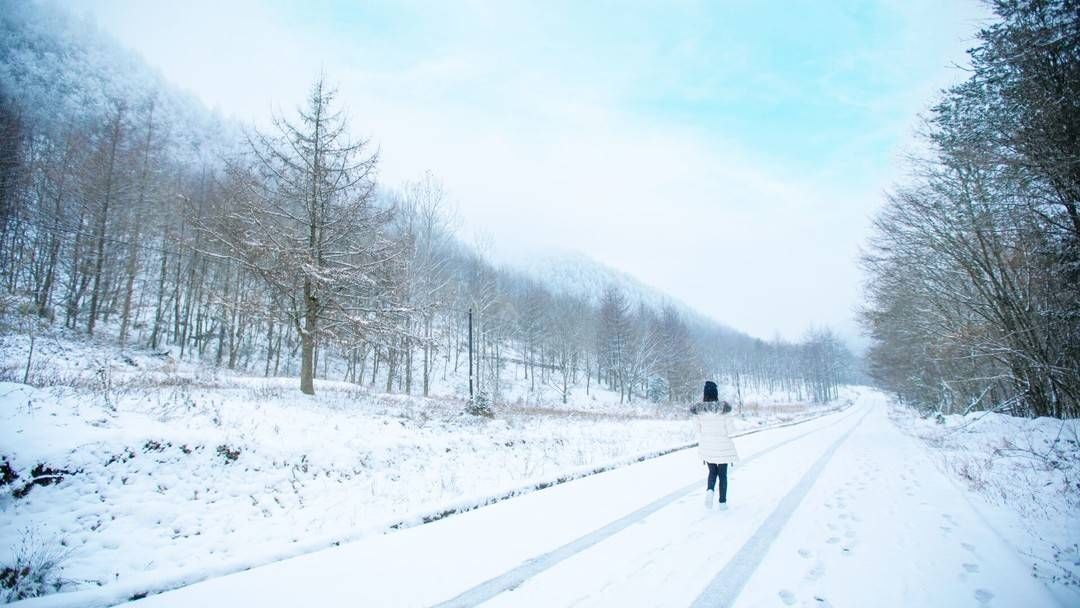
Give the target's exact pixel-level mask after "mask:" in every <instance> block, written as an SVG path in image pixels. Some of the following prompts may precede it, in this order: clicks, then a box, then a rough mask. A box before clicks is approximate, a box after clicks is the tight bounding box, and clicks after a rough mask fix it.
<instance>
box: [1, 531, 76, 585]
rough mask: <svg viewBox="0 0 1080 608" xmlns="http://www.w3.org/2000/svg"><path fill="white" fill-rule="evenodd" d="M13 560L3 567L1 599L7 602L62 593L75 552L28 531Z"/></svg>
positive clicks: (16, 548)
mask: <svg viewBox="0 0 1080 608" xmlns="http://www.w3.org/2000/svg"><path fill="white" fill-rule="evenodd" d="M12 553H13V554H14V555H13V556H12V561H10V562H8V563H5V564H2V565H0V598H2V600H3V602H4V603H7V602H14V601H16V600H22V599H26V598H31V597H38V596H40V595H45V594H46V593H51V592H54V591H59V590H60V589H61V588H62V587H63V586H64V584H65V583H66V582H67V581H65V580H64V579H63V578H61V577H60V573H61V572H62V571H63V569H64V562H65V561H67V558H68V556H69V555H70V553H71V550H70V549H68V548H67V547H65V546H63V544H61V543H60V542H58V541H56V540H55V539H43V538H40V537H39V536H37V535H36V534H34V533H33V532H31V531H29V530H27V531H26V532H24V533H23V537H22V540H21V541H20V542H19V545H18V546H17V547H13V551H12Z"/></svg>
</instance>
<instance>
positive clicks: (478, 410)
mask: <svg viewBox="0 0 1080 608" xmlns="http://www.w3.org/2000/svg"><path fill="white" fill-rule="evenodd" d="M465 413H466V414H469V415H471V416H484V417H485V418H494V417H495V410H493V409H492V408H491V397H490V396H488V394H487V393H485V392H483V391H481V392H479V393H477V394H476V397H474V398H473V399H472V400H471V401H469V404H468V405H467V406H465Z"/></svg>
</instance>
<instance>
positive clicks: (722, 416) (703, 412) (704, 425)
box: [690, 381, 739, 511]
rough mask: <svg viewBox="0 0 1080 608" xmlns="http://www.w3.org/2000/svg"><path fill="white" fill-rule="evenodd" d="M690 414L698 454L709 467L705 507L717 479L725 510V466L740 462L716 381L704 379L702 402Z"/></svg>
mask: <svg viewBox="0 0 1080 608" xmlns="http://www.w3.org/2000/svg"><path fill="white" fill-rule="evenodd" d="M690 413H691V414H692V415H693V416H694V420H695V422H697V429H698V454H700V455H701V459H702V460H703V461H704V462H705V465H706V466H708V467H709V477H708V481H707V482H706V483H707V488H708V489H707V490H706V491H705V506H706V507H708V508H710V509H711V508H712V505H713V497H714V496H715V489H714V488H716V482H717V481H719V482H720V488H719V490H720V492H719V494H720V510H722V511H724V510H727V486H728V483H727V481H728V479H727V475H728V465H734V464H735V463H736V462H738V461H739V453H738V452H737V451H735V442H733V441H732V440H731V434H732V432H733V431H734V429H733V428H732V425H731V416H730V415H729V414H730V413H731V405H729V404H728V402H727V401H724V402H720V400H719V393H718V391H717V387H716V383H715V382H712V381H707V382H705V394H704V396H703V397H702V400H701V403H698V404H696V405H694V406H693V407H691V408H690Z"/></svg>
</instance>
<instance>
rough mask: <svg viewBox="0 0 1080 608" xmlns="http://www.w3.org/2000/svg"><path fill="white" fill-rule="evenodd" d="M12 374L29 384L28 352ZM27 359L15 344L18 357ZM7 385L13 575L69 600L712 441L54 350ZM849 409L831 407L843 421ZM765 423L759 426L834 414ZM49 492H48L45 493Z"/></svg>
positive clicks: (686, 430) (1, 496)
mask: <svg viewBox="0 0 1080 608" xmlns="http://www.w3.org/2000/svg"><path fill="white" fill-rule="evenodd" d="M19 340H20V338H19V337H17V336H9V337H8V338H7V344H6V348H4V349H3V350H0V362H2V363H3V367H6V369H7V371H6V373H5V375H6V377H8V378H16V379H21V375H22V374H21V373H20V372H19V360H20V358H21V357H25V350H21V348H22V349H24V348H25V346H26V345H25V344H24V343H20V342H19ZM12 342H14V345H12ZM35 350H36V351H37V356H36V358H35V360H36V361H37V363H35V364H34V366H33V368H32V378H31V381H32V382H35V383H36V384H39V385H44V386H43V387H42V388H34V387H30V386H27V385H23V384H18V383H10V382H9V383H0V459H2V463H0V464H3V466H4V467H5V470H7V471H10V474H11V475H15V476H17V477H14V478H10V475H9V478H5V479H3V480H2V481H3V483H2V484H0V512H2V513H3V515H4V516H3V518H2V520H0V564H11V563H13V561H15V554H16V553H18V552H19V551H20V546H21V544H22V543H23V541H24V539H32V540H31V545H32V547H37V548H39V549H40V548H49V547H52V548H54V549H56V550H57V551H61V552H63V553H64V554H65V555H66V559H65V561H64V567H63V571H62V577H63V579H65V581H66V582H65V584H64V585H63V590H65V591H69V590H74V589H80V588H87V587H97V586H104V587H105V588H106V589H108V588H114V587H115V588H117V589H124V588H157V587H159V586H160V585H161V584H163V583H162V582H163V581H171V582H172V584H175V582H178V581H191V580H199V579H202V578H205V577H207V576H210V575H213V574H222V573H226V572H232V571H236V570H239V569H243V568H246V567H250V566H252V565H258V564H262V563H266V562H269V561H273V560H275V559H281V558H283V557H288V556H292V555H298V554H301V553H305V552H309V551H313V550H317V549H322V548H325V547H328V546H331V545H333V544H335V543H339V542H343V541H348V540H352V539H357V538H362V537H364V536H368V535H376V534H380V533H382V532H384V531H386V530H387V529H388V528H390V527H391V526H395V525H399V526H408V525H413V524H416V523H420V522H422V521H424V520H425V519H431V518H433V517H437V516H439V515H441V514H443V513H445V512H447V511H454V510H462V509H468V508H472V507H475V506H478V505H481V504H484V503H485V502H488V501H490V500H491V499H493V498H499V497H504V496H507V495H514V494H519V493H523V492H527V491H531V490H533V489H535V488H536V487H537V486H541V485H545V484H548V483H550V482H552V481H554V480H557V479H560V478H566V477H576V476H581V475H586V474H589V473H592V472H594V471H596V470H597V469H603V468H607V467H611V466H614V465H618V464H625V463H626V462H631V461H633V460H635V459H637V458H639V457H641V456H643V455H651V454H656V453H658V452H663V451H666V450H670V449H672V448H675V447H679V446H684V445H686V444H688V443H690V442H692V441H693V433H692V428H691V426H690V425H689V424H688V422H687V421H686V420H685V418H684V417H683V410H682V408H670V407H658V406H655V405H644V404H639V405H636V406H633V407H626V406H625V405H622V406H621V405H619V404H617V403H613V402H611V401H603V400H592V399H590V400H589V401H588V402H587V403H584V404H576V403H571V404H569V405H565V406H564V405H562V404H543V403H539V404H537V403H534V404H527V405H526V404H522V405H511V406H505V407H502V408H500V409H499V410H498V412H497V415H496V417H495V418H494V419H486V418H477V417H472V416H467V415H464V414H462V413H461V410H462V406H463V403H462V402H461V401H458V400H453V399H421V398H416V397H403V396H395V395H380V394H372V393H370V392H368V390H367V389H364V388H359V387H356V386H354V385H351V384H346V383H341V382H328V381H324V382H319V383H318V384H317V388H318V393H319V394H318V396H316V397H305V396H302V395H299V393H298V392H297V391H296V390H295V388H294V385H295V380H294V379H263V378H250V377H242V376H234V375H227V374H221V373H215V372H213V371H212V370H210V369H208V368H201V367H198V366H194V365H177V364H176V363H174V362H172V361H169V360H167V359H166V358H163V357H157V356H154V355H152V354H149V353H145V352H142V353H140V352H124V353H122V352H119V351H115V350H110V349H108V348H105V347H103V346H102V345H94V344H82V343H76V342H66V341H62V340H38V342H37V344H36V348H35ZM842 405H843V403H838V404H835V405H834V406H830V407H834V408H835V407H841V406H842ZM828 409H829V408H810V407H807V406H805V405H770V406H763V407H748V408H747V409H746V412H745V414H746V416H745V417H744V418H742V419H740V420H739V426H740V427H741V428H743V429H754V428H760V427H762V426H765V425H774V424H780V423H784V422H789V421H791V420H795V419H799V418H800V417H802V418H805V417H807V416H811V415H816V414H820V413H823V412H825V411H828ZM35 479H36V480H37V482H36V483H35V482H34V481H33V480H35Z"/></svg>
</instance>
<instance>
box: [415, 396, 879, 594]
mask: <svg viewBox="0 0 1080 608" xmlns="http://www.w3.org/2000/svg"><path fill="white" fill-rule="evenodd" d="M853 415H854V412H848V413H846V414H845V415H842V416H840V417H838V418H837V419H836V420H834V421H833V422H831V423H830V424H827V425H825V426H823V427H820V428H816V429H813V430H810V431H807V432H805V433H801V434H799V435H796V436H794V437H790V438H788V439H785V440H784V441H781V442H780V443H777V444H775V445H772V446H770V447H768V448H765V449H764V450H761V451H759V452H755V453H754V454H753V455H752V456H750V457H748V458H745V459H744V460H743V461H742V463H741V464H740V467H742V466H746V465H748V464H750V463H751V462H753V461H754V460H756V459H757V458H759V457H761V456H764V455H765V454H768V453H770V452H772V451H774V450H777V449H779V448H781V447H783V446H785V445H788V444H790V443H792V442H794V441H798V440H800V439H802V438H804V437H806V436H807V435H811V434H813V433H817V432H819V431H823V430H825V429H828V428H831V427H833V426H835V425H837V424H839V423H840V422H842V421H844V420H847V419H848V418H851V417H852V416H853ZM865 416H866V414H865V413H864V414H863V417H865ZM811 420H816V418H814V419H811ZM803 422H810V420H807V421H803ZM859 422H862V418H860V419H859ZM856 426H858V423H856ZM852 429H854V427H852ZM770 430H771V429H770ZM850 433H851V431H850V430H849V431H847V432H846V433H845V434H844V435H843V437H842V438H841V439H840V440H839V441H842V440H843V439H846V438H847V436H848V435H849V434H850ZM835 445H836V444H834V446H832V447H830V448H829V450H830V451H829V455H831V452H832V450H834V449H835ZM815 466H816V465H815ZM803 481H805V478H804V480H803ZM801 483H802V481H800V484H801ZM700 485H701V484H700V482H694V483H692V484H689V485H687V486H685V487H683V488H680V489H678V490H675V491H674V492H672V493H670V494H668V495H667V496H664V497H662V498H660V499H658V500H655V501H653V502H651V503H649V504H647V505H645V506H644V507H642V508H640V509H638V510H637V511H633V512H631V513H629V514H627V515H625V516H623V517H621V518H619V519H617V520H615V521H613V522H611V523H609V524H607V525H606V526H603V527H601V528H598V529H596V530H593V531H592V532H590V533H588V534H586V535H584V536H582V537H580V538H578V539H576V540H573V541H570V542H569V543H567V544H565V545H563V546H561V547H558V548H557V549H553V550H552V551H549V552H547V553H544V554H543V555H539V556H537V557H534V558H532V559H529V560H526V561H524V562H522V564H521V565H519V566H517V567H516V568H513V569H511V570H508V571H506V572H504V573H502V574H500V575H499V576H496V577H494V578H491V579H488V580H487V581H485V582H483V583H480V584H479V585H477V586H475V587H473V588H471V589H467V590H465V591H464V592H462V593H461V594H459V595H457V596H455V597H453V598H451V599H449V600H446V601H445V602H440V603H438V604H435V606H434V608H459V607H466V606H476V605H479V604H482V603H484V602H486V601H488V600H490V599H492V598H494V597H495V596H497V595H499V594H501V593H503V592H505V591H511V590H513V589H515V588H517V587H518V586H519V585H521V584H522V583H524V582H525V581H527V580H529V579H530V578H532V577H534V576H536V575H537V574H540V573H541V572H544V571H545V570H549V569H551V568H552V567H554V566H556V565H558V564H559V563H560V562H562V561H564V560H566V559H567V558H569V557H572V556H574V555H576V554H578V553H581V552H582V551H584V550H586V549H588V548H589V547H592V546H593V545H596V544H598V543H600V542H601V541H603V540H605V539H607V538H610V537H612V536H614V535H615V534H617V533H619V532H621V531H622V530H624V529H626V528H628V527H629V526H631V525H632V524H635V523H637V522H639V521H641V520H643V519H645V518H646V517H648V516H650V515H652V514H653V513H655V512H657V511H659V510H660V509H662V508H664V507H666V506H668V505H669V504H671V503H673V502H675V501H676V500H678V499H680V498H682V497H684V496H686V495H687V494H689V493H690V492H693V491H695V490H697V489H699V487H700ZM785 500H786V497H785ZM770 517H771V516H770ZM766 523H768V520H766Z"/></svg>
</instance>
